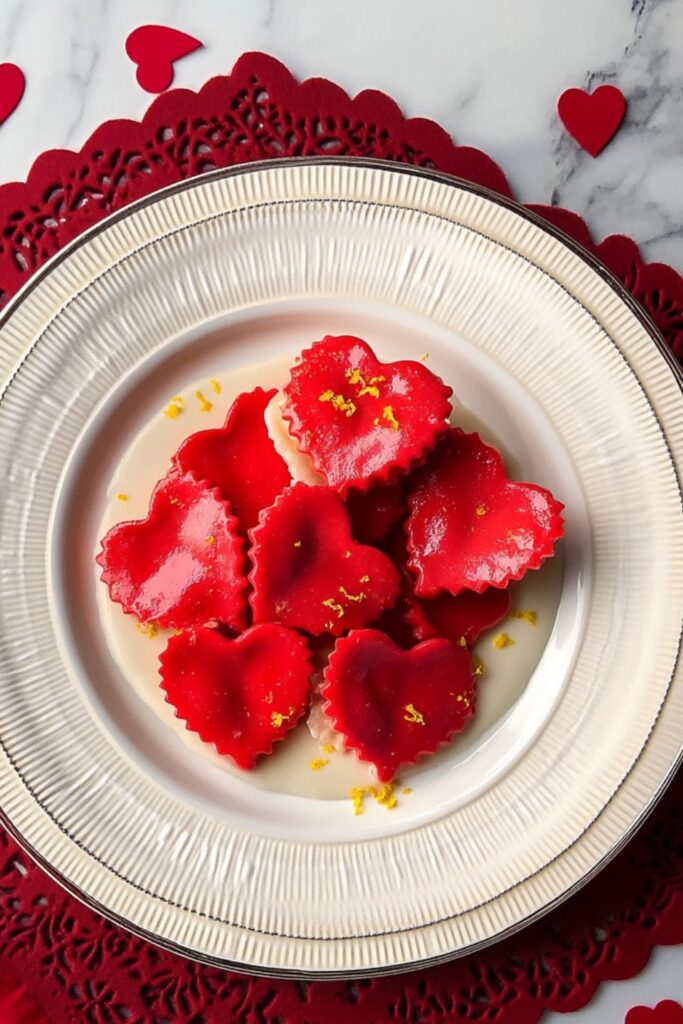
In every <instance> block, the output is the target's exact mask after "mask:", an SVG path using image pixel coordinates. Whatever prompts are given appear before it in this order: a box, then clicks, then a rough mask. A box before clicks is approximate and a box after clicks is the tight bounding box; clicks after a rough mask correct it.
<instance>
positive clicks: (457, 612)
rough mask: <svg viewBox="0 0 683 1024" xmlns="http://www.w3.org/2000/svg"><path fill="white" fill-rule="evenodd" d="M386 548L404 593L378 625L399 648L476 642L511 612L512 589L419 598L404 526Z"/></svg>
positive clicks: (389, 540)
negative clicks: (440, 641)
mask: <svg viewBox="0 0 683 1024" xmlns="http://www.w3.org/2000/svg"><path fill="white" fill-rule="evenodd" d="M385 550H386V551H387V552H388V553H389V554H390V555H391V557H392V558H393V560H394V565H395V566H396V567H397V569H398V570H399V574H400V577H401V592H400V594H399V597H398V600H397V601H396V604H395V605H394V606H393V608H389V609H387V611H385V612H384V613H383V615H382V617H381V619H380V620H379V622H378V624H377V628H378V629H380V630H382V631H383V632H385V633H386V634H387V635H388V636H390V637H391V639H392V640H393V641H394V642H395V643H397V644H398V645H399V647H413V646H414V645H415V644H416V643H418V642H419V641H420V640H429V639H434V638H436V637H444V638H445V639H446V640H452V641H453V642H454V643H462V642H463V640H464V641H465V643H467V644H470V645H471V644H474V643H476V642H477V640H478V639H479V637H480V636H481V634H482V633H483V632H484V631H485V630H487V629H491V628H492V627H493V626H495V625H497V624H498V623H499V622H500V621H501V620H502V619H504V618H505V616H506V615H507V614H508V612H509V611H510V604H511V597H510V591H509V589H505V590H498V589H496V588H495V587H487V588H486V590H484V591H483V592H482V593H481V594H476V593H475V592H474V591H473V590H463V592H462V593H461V594H458V596H457V597H453V595H452V594H440V595H439V597H436V598H434V599H433V600H431V601H430V600H420V598H419V597H417V595H416V593H415V579H414V577H413V575H412V573H411V572H410V571H409V569H408V552H407V550H406V541H405V534H404V532H403V529H402V528H401V527H398V528H396V529H395V530H393V531H392V534H391V536H390V537H389V539H388V541H387V543H386V546H385Z"/></svg>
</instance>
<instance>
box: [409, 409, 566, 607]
mask: <svg viewBox="0 0 683 1024" xmlns="http://www.w3.org/2000/svg"><path fill="white" fill-rule="evenodd" d="M408 507H409V509H410V512H409V514H408V521H407V536H408V552H409V560H408V565H409V567H410V569H411V571H412V572H413V573H414V574H415V575H416V577H417V582H416V584H415V592H416V593H417V594H418V596H419V597H437V595H438V594H440V593H441V592H442V591H448V592H449V593H450V594H454V595H456V594H459V593H460V592H461V591H463V590H475V591H477V593H481V592H482V591H483V590H485V589H486V588H487V587H506V586H507V584H508V583H509V582H510V580H519V579H521V578H522V576H523V575H524V574H525V573H526V572H527V571H528V570H529V569H538V568H539V567H540V566H541V564H542V562H543V561H544V559H546V558H549V557H550V556H551V555H552V553H553V549H554V546H555V543H556V541H558V540H559V539H560V537H561V536H562V534H563V532H564V526H563V521H562V514H561V513H562V509H563V507H564V506H563V505H561V504H560V502H559V501H556V500H555V498H553V496H552V494H551V493H550V491H548V490H546V489H545V488H544V487H538V486H537V485H536V484H528V483H518V482H517V481H512V480H509V479H508V476H507V474H506V472H505V464H504V462H503V459H502V456H501V454H500V452H498V451H496V449H495V448H492V447H491V446H490V445H487V444H485V443H484V442H483V441H482V439H481V438H480V437H479V435H478V434H465V433H464V432H463V431H462V430H459V429H457V428H455V427H454V428H452V429H451V430H449V431H448V433H447V434H446V435H445V437H443V438H442V440H441V441H440V442H439V444H438V445H437V447H436V449H435V450H434V452H432V454H431V455H430V457H429V459H428V460H427V462H426V463H425V465H424V466H422V467H421V468H420V469H418V470H416V471H415V473H414V474H413V477H412V480H411V483H410V487H409V490H408Z"/></svg>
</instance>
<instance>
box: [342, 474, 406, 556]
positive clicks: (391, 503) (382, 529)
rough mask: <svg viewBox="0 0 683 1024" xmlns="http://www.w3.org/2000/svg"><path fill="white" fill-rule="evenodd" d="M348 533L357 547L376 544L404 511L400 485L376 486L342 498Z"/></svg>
mask: <svg viewBox="0 0 683 1024" xmlns="http://www.w3.org/2000/svg"><path fill="white" fill-rule="evenodd" d="M346 508H347V511H348V513H349V518H350V519H351V532H352V534H353V536H354V537H355V538H356V540H357V541H360V543H361V544H379V543H380V542H381V541H383V540H384V538H385V537H386V535H387V534H388V532H389V530H390V529H391V527H392V526H393V525H394V523H396V522H397V521H398V520H399V519H400V518H401V517H402V515H403V513H404V512H405V511H406V503H405V496H404V494H403V486H402V484H400V483H396V484H380V485H377V486H375V487H371V488H370V490H369V491H354V492H353V494H350V495H349V496H348V498H347V499H346Z"/></svg>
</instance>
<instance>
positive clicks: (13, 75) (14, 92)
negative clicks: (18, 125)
mask: <svg viewBox="0 0 683 1024" xmlns="http://www.w3.org/2000/svg"><path fill="white" fill-rule="evenodd" d="M25 88H26V79H25V77H24V72H23V71H22V70H21V68H19V67H17V65H16V64H0V124H3V123H4V122H5V121H6V120H7V118H8V117H9V116H10V114H12V113H14V111H15V110H16V109H17V107H18V106H19V102H20V100H21V97H22V96H23V95H24V89H25Z"/></svg>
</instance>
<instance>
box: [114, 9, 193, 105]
mask: <svg viewBox="0 0 683 1024" xmlns="http://www.w3.org/2000/svg"><path fill="white" fill-rule="evenodd" d="M203 45H204V44H203V43H202V42H200V41H199V39H195V38H194V36H189V35H188V34H187V33H186V32H181V31H179V29H177V28H169V26H168V25H141V26H140V28H136V29H135V30H134V31H133V32H131V34H130V35H129V36H128V38H127V39H126V53H127V54H128V56H129V57H130V59H131V60H132V61H133V63H134V64H137V66H138V69H137V72H136V78H137V80H138V84H139V85H141V86H142V88H143V89H145V90H146V91H147V92H163V91H164V89H168V87H169V85H170V84H171V82H172V81H173V62H174V61H176V60H179V59H180V58H181V57H186V56H187V54H188V53H193V52H194V50H199V49H200V48H201V47H202V46H203Z"/></svg>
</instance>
